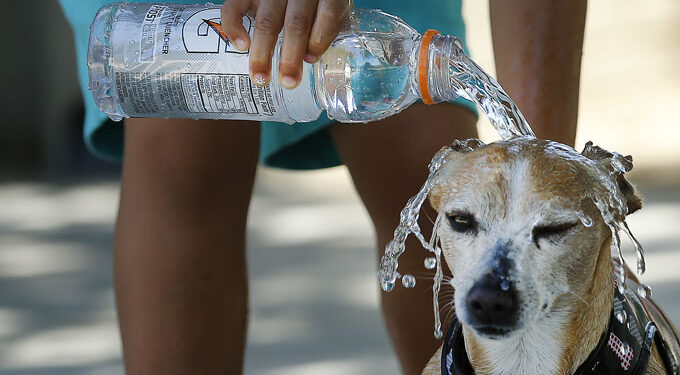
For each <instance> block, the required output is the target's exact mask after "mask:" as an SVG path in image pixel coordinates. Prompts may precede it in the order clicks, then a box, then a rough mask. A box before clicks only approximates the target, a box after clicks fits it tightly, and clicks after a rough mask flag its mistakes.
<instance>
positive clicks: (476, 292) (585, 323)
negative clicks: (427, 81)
mask: <svg viewBox="0 0 680 375" xmlns="http://www.w3.org/2000/svg"><path fill="white" fill-rule="evenodd" d="M452 148H453V149H454V151H453V152H451V153H450V155H449V156H448V157H447V158H448V161H447V163H446V164H445V166H444V167H443V169H442V171H441V173H440V178H439V180H438V183H437V184H436V186H435V187H434V188H433V190H432V192H431V194H430V202H431V204H432V206H433V207H434V208H435V209H436V210H437V211H438V212H440V213H443V214H444V215H445V217H446V218H448V220H444V221H442V225H441V227H440V229H439V235H440V238H441V244H442V251H443V256H444V257H445V259H446V263H447V264H448V265H449V267H450V271H451V273H452V276H453V277H452V279H451V285H452V286H453V288H454V290H455V294H454V298H453V303H454V305H455V312H456V318H457V320H458V321H459V322H460V324H459V326H460V327H462V328H461V329H460V331H461V333H460V336H461V338H460V340H459V342H458V343H457V344H458V345H463V346H464V348H460V347H459V348H457V351H458V354H456V355H463V356H466V357H467V358H463V361H466V360H467V361H469V363H466V364H464V366H468V367H469V371H461V370H459V371H455V370H454V369H453V367H451V368H447V370H448V372H446V371H445V370H443V369H442V364H441V360H442V348H440V349H439V351H438V352H437V353H436V354H435V355H434V356H433V357H432V359H431V360H430V362H429V363H428V364H427V366H426V367H425V369H424V371H423V374H425V375H435V374H436V375H439V374H444V373H448V374H454V373H456V372H460V373H456V375H464V374H462V373H464V372H470V373H474V374H480V375H481V374H489V375H510V374H512V375H522V374H526V375H539V374H540V375H552V374H560V375H562V374H574V373H576V372H577V370H579V367H581V366H582V364H583V363H584V362H586V360H588V359H589V357H591V356H592V353H593V352H594V351H595V350H596V349H598V347H600V349H601V350H607V349H609V350H612V351H613V353H609V354H611V355H614V356H615V358H616V356H618V358H623V361H625V358H624V357H625V356H626V355H627V354H628V353H627V352H626V351H627V350H629V351H631V354H630V355H631V357H632V355H633V354H632V349H630V347H628V346H627V344H622V345H623V347H615V346H613V344H612V342H611V338H610V340H609V342H607V341H606V340H605V342H604V345H605V346H607V345H608V346H609V348H606V347H605V348H604V349H603V348H602V345H600V344H599V343H600V342H602V338H603V337H604V334H605V333H606V332H607V330H608V328H609V326H610V325H611V324H610V321H611V318H610V317H611V316H612V315H611V314H612V308H613V306H614V303H615V299H616V298H617V297H616V295H615V294H616V293H615V292H614V291H615V288H614V286H615V278H614V273H613V264H612V259H611V253H610V246H611V232H610V229H609V227H608V226H607V225H605V223H604V221H603V220H602V218H601V215H600V213H599V211H598V210H597V208H596V207H595V205H594V204H593V203H592V202H590V201H587V202H585V204H583V203H584V200H583V196H584V195H583V193H584V191H587V190H588V189H591V188H593V183H594V181H593V180H592V178H591V175H590V174H589V173H588V171H586V170H585V169H586V167H584V165H583V164H582V163H579V162H577V159H578V158H580V157H587V158H589V159H591V160H593V161H595V162H601V163H608V162H610V160H608V158H611V155H612V154H609V153H608V152H606V151H604V150H602V149H599V148H596V149H597V150H596V151H597V152H591V153H590V154H588V153H587V152H585V151H584V153H585V155H581V154H578V153H577V152H575V151H573V150H572V149H570V148H568V147H567V146H564V145H561V144H557V143H554V142H549V141H544V140H538V139H533V138H532V139H527V138H520V139H516V140H510V141H501V142H496V143H492V144H489V145H485V146H481V147H478V148H476V149H475V150H474V151H473V150H472V148H469V147H467V145H466V144H465V142H458V143H457V144H454V146H452ZM569 150H571V151H569ZM570 153H571V154H570ZM618 185H619V187H620V190H621V192H622V194H623V195H624V196H625V199H626V201H627V205H628V213H632V212H635V211H637V210H638V209H640V208H641V200H640V198H639V197H638V196H637V195H636V193H635V190H634V188H633V187H632V186H631V185H630V184H629V183H628V182H627V181H626V180H625V179H624V178H623V175H621V176H620V178H619V179H618ZM579 210H581V211H582V212H584V213H585V214H586V215H587V216H589V217H590V218H592V219H593V221H594V223H593V225H592V226H590V227H587V226H585V225H583V224H582V221H581V220H580V219H579V217H578V216H577V212H578V211H579ZM628 326H629V327H630V323H628ZM449 333H450V334H451V332H449ZM638 333H640V332H638ZM647 333H648V332H647ZM657 333H658V332H657ZM652 335H653V333H652ZM642 336H644V334H642ZM605 339H606V338H605ZM642 339H643V340H644V339H645V338H644V337H643V338H642ZM455 344H456V343H454V345H455ZM614 344H616V342H615V343H614ZM444 346H446V345H444ZM659 346H660V345H659V343H658V342H655V343H654V344H653V345H649V347H648V348H647V349H648V355H647V358H648V363H647V362H645V363H644V365H645V368H644V369H643V372H638V373H644V374H667V373H669V374H670V373H673V372H671V370H669V371H668V372H667V371H666V369H665V368H664V367H665V366H668V364H667V363H668V362H667V361H666V359H665V358H664V357H663V356H662V355H660V349H659ZM617 348H618V349H617ZM650 348H651V355H649V349H650ZM617 350H619V352H617ZM461 353H463V354H461ZM445 354H446V352H445ZM445 357H446V355H445ZM449 360H450V358H449ZM664 363H666V365H664ZM624 364H625V363H624V362H621V366H624ZM598 365H600V367H603V366H604V365H603V364H600V363H599V362H597V363H595V362H594V365H593V366H594V367H593V372H587V373H598V374H599V373H610V372H596V371H594V370H595V368H596V367H597V366H598ZM628 365H630V363H629V364H628ZM459 366H460V364H459ZM464 366H463V367H464ZM626 370H629V369H628V368H626ZM583 373H586V372H583ZM611 373H618V372H611ZM622 373H636V372H631V371H628V372H626V371H624V372H622Z"/></svg>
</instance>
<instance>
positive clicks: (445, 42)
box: [418, 31, 465, 104]
mask: <svg viewBox="0 0 680 375" xmlns="http://www.w3.org/2000/svg"><path fill="white" fill-rule="evenodd" d="M429 32H430V31H428V32H426V33H425V34H423V38H422V40H421V46H420V53H419V61H418V62H419V64H418V87H419V89H420V96H421V98H423V102H425V103H426V104H434V103H440V102H445V101H453V100H455V99H456V98H458V97H459V96H460V94H458V93H457V92H458V90H459V89H460V86H458V85H457V84H456V82H455V81H454V80H452V79H451V78H452V77H451V71H450V70H451V69H452V68H454V66H453V65H454V64H455V61H457V60H459V58H460V56H461V55H464V54H465V52H464V50H463V45H462V43H461V41H460V39H458V38H456V37H454V36H450V35H441V34H439V33H438V32H435V33H434V34H433V35H428V33H429Z"/></svg>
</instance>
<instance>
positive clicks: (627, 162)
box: [581, 142, 642, 215]
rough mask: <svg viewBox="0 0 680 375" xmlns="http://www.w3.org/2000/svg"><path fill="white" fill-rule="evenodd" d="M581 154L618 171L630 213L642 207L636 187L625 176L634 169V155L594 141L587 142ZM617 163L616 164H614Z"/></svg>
mask: <svg viewBox="0 0 680 375" xmlns="http://www.w3.org/2000/svg"><path fill="white" fill-rule="evenodd" d="M581 155H583V156H585V157H587V158H588V159H591V160H594V161H597V162H599V163H607V167H608V168H607V169H611V170H612V171H615V173H618V176H617V177H616V183H617V184H618V186H619V189H620V190H621V194H623V197H624V198H625V199H626V205H627V206H628V214H629V215H630V214H632V213H633V212H635V211H637V210H639V209H641V208H642V198H640V195H639V194H638V192H637V191H636V189H635V187H634V186H633V185H632V184H631V183H630V182H628V180H626V177H625V176H624V173H625V172H629V171H630V170H632V169H633V157H632V156H630V155H627V156H621V155H618V154H614V153H612V152H609V151H607V150H605V149H603V148H601V147H599V146H593V142H588V143H586V146H585V147H584V148H583V151H582V152H581ZM615 164H616V166H614V165H615Z"/></svg>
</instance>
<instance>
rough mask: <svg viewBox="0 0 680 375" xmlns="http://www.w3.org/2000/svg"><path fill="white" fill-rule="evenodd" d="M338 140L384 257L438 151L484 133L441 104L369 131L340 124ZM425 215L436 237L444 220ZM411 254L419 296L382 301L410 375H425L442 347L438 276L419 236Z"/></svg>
mask: <svg viewBox="0 0 680 375" xmlns="http://www.w3.org/2000/svg"><path fill="white" fill-rule="evenodd" d="M331 134H332V135H333V139H334V142H335V144H336V146H337V149H338V151H339V152H340V155H341V157H342V159H343V161H344V162H345V164H347V167H348V168H349V171H350V174H351V175H352V178H353V180H354V184H355V186H356V189H357V191H358V193H359V195H360V196H361V199H362V200H363V202H364V204H365V206H366V208H367V210H368V212H369V214H370V215H371V219H372V220H373V223H374V225H375V228H376V234H377V240H378V253H377V255H378V256H380V255H381V254H382V250H383V249H384V248H385V245H386V244H387V242H388V241H390V240H391V239H392V235H393V232H394V228H395V227H396V225H397V223H398V221H399V213H400V211H401V209H402V208H403V207H404V205H405V204H406V201H407V200H408V198H410V197H411V196H413V195H415V194H416V192H417V191H418V190H419V189H420V187H421V186H422V184H423V183H424V182H425V179H426V177H427V174H428V169H427V164H428V162H429V161H430V159H431V158H432V156H433V155H434V154H435V152H437V150H439V149H440V148H441V147H442V146H444V145H447V144H450V143H451V142H452V141H453V140H454V139H461V138H470V137H475V136H476V129H475V117H474V115H473V114H472V112H470V111H469V110H467V109H465V108H462V107H459V106H454V105H444V104H440V105H434V106H425V105H414V106H411V107H410V108H408V109H406V110H405V111H403V112H402V113H400V114H399V115H397V116H393V117H391V118H388V119H385V120H383V121H380V122H376V123H370V124H367V125H343V124H336V125H333V126H332V128H331ZM421 216H422V217H423V219H421V220H420V224H421V228H422V230H423V233H424V234H425V235H428V234H429V233H430V232H431V229H432V226H431V222H430V221H429V220H427V219H426V218H425V217H430V218H434V217H436V214H435V213H434V212H433V210H432V209H431V208H430V207H429V204H425V205H424V206H423V211H422V212H421ZM406 248H407V250H406V252H405V253H404V254H403V255H402V256H401V258H399V270H400V271H401V272H402V273H412V274H415V275H416V277H417V278H418V283H417V285H416V287H415V288H414V289H412V290H406V289H404V288H399V287H398V288H396V289H395V290H394V291H392V292H391V293H382V294H381V297H382V307H383V313H384V315H385V320H386V324H387V328H388V331H389V333H390V336H391V337H392V343H393V345H394V348H395V350H396V352H397V354H398V357H399V360H400V362H401V366H402V370H403V373H404V374H409V375H410V374H420V373H421V371H422V369H423V366H425V364H426V363H427V361H428V359H429V358H430V357H432V354H433V353H434V352H435V351H436V348H437V346H439V345H440V342H439V341H438V340H435V339H434V338H433V335H432V330H433V324H432V293H431V289H430V287H431V285H432V276H433V275H432V272H431V271H427V270H425V269H424V267H423V260H424V259H425V257H426V256H428V255H427V253H426V252H425V250H423V249H422V248H421V247H420V244H418V242H417V241H416V240H415V239H414V238H413V237H411V238H410V239H409V240H408V241H407V243H406ZM376 284H377V282H376ZM445 293H450V291H446V292H445ZM448 302H450V301H447V300H446V299H445V298H444V299H442V300H440V303H441V304H442V306H444V305H450V304H449V303H448ZM447 311H448V310H446V309H445V310H444V311H443V313H444V314H446V313H447Z"/></svg>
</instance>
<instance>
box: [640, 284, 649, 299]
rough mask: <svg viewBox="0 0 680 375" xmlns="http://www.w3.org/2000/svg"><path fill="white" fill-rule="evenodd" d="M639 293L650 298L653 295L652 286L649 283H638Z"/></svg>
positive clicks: (641, 296) (642, 296)
mask: <svg viewBox="0 0 680 375" xmlns="http://www.w3.org/2000/svg"><path fill="white" fill-rule="evenodd" d="M637 293H638V296H640V298H649V297H651V296H652V287H651V286H649V285H647V284H640V285H638V288H637Z"/></svg>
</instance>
